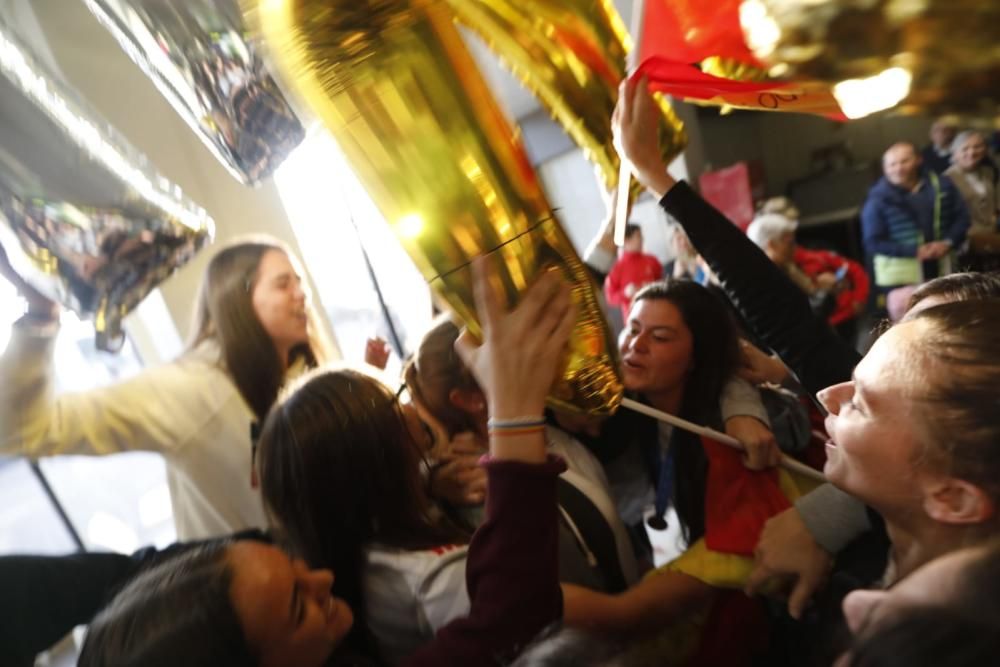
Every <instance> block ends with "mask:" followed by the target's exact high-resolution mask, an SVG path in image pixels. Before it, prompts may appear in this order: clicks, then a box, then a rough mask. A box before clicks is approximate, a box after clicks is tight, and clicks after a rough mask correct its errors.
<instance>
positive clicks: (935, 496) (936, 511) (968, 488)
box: [924, 477, 996, 524]
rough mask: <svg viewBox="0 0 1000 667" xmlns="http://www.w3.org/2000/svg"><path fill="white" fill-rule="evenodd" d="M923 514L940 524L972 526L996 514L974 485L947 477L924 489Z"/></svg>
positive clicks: (984, 496)
mask: <svg viewBox="0 0 1000 667" xmlns="http://www.w3.org/2000/svg"><path fill="white" fill-rule="evenodd" d="M924 511H925V512H926V513H927V516H929V517H930V518H932V519H934V520H935V521H939V522H941V523H947V524H972V523H983V522H985V521H987V520H989V519H990V518H991V517H992V516H993V515H994V513H995V512H996V505H995V504H994V502H993V500H991V499H990V497H989V496H988V495H987V494H986V492H985V491H983V490H982V489H981V488H979V487H978V486H976V485H975V484H972V483H971V482H966V481H965V480H962V479H956V478H954V477H946V478H944V479H939V480H935V481H934V482H931V483H929V484H927V485H926V486H925V488H924Z"/></svg>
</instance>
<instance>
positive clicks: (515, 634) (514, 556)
mask: <svg viewBox="0 0 1000 667" xmlns="http://www.w3.org/2000/svg"><path fill="white" fill-rule="evenodd" d="M485 465H486V472H487V476H488V479H489V481H488V483H489V493H488V494H487V501H486V521H485V522H483V524H482V525H481V526H480V527H479V530H477V531H476V533H475V535H473V537H472V542H471V543H470V544H469V557H468V564H467V566H466V586H467V587H468V589H469V600H470V601H471V608H470V610H469V615H468V616H467V617H466V618H461V619H457V620H454V621H452V622H451V623H449V624H448V625H446V626H445V627H443V628H441V630H440V631H438V633H437V636H435V638H434V640H433V641H431V642H430V643H428V644H426V645H425V646H423V647H421V648H420V649H418V650H417V651H416V652H415V653H413V654H412V655H410V656H408V657H407V659H406V660H404V661H403V663H402V664H404V665H406V666H407V667H416V666H417V665H428V666H430V665H434V666H435V667H436V666H438V665H468V666H470V667H475V666H476V665H496V664H503V663H506V662H508V661H509V660H510V659H511V658H513V657H514V656H516V655H517V654H518V653H519V652H520V651H521V650H523V649H524V647H525V646H527V645H528V644H529V643H530V642H531V641H532V640H533V639H535V638H536V637H537V636H538V634H539V633H540V632H541V631H542V630H543V629H545V628H546V627H547V626H549V625H551V624H552V623H554V622H556V621H558V620H559V619H560V618H561V617H562V590H561V589H560V588H559V553H558V515H557V512H558V509H557V506H556V478H557V477H558V476H559V474H560V473H561V472H563V471H564V470H565V469H566V464H565V463H564V462H563V461H562V460H561V459H559V458H557V457H550V458H549V460H548V461H547V462H546V463H543V464H530V463H519V462H515V461H488V462H487V463H486V464H485Z"/></svg>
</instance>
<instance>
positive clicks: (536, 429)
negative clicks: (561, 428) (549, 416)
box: [486, 416, 545, 437]
mask: <svg viewBox="0 0 1000 667" xmlns="http://www.w3.org/2000/svg"><path fill="white" fill-rule="evenodd" d="M486 428H487V430H488V431H489V433H490V435H491V436H494V437H513V436H519V435H530V434H532V433H541V432H542V431H544V430H545V417H542V416H538V417H511V418H509V419H493V418H490V419H489V421H487V422H486Z"/></svg>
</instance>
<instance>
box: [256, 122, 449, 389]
mask: <svg viewBox="0 0 1000 667" xmlns="http://www.w3.org/2000/svg"><path fill="white" fill-rule="evenodd" d="M274 180H275V183H276V184H277V186H278V192H279V193H280V195H281V200H282V203H283V204H284V207H285V210H286V211H287V213H288V217H289V219H290V220H291V222H292V227H293V228H294V230H295V234H296V236H297V238H298V240H299V247H300V248H302V252H303V254H304V255H305V256H304V257H303V258H302V259H303V261H304V262H305V263H306V266H308V267H309V273H310V274H311V275H312V278H313V280H314V281H315V284H316V286H317V289H318V290H319V292H320V294H319V295H318V296H319V297H320V301H322V303H323V307H324V308H325V309H326V312H327V315H328V316H329V318H330V322H331V324H332V325H333V329H334V332H335V334H336V336H337V341H338V343H339V344H340V349H341V352H342V353H343V355H344V358H345V359H347V360H348V361H361V360H363V358H364V349H365V340H366V339H367V338H368V337H370V336H373V335H378V336H381V337H382V338H383V339H385V340H387V341H389V342H390V345H391V342H392V341H391V338H390V336H389V330H388V326H387V324H386V318H385V315H384V313H383V311H382V308H381V305H380V303H379V298H378V294H377V292H376V288H375V283H374V282H373V278H372V274H374V280H377V281H378V286H379V288H380V289H381V291H382V297H383V300H384V303H385V304H386V307H387V309H388V311H389V314H390V316H391V318H392V322H393V325H394V328H395V330H396V332H397V334H398V335H399V337H400V339H401V340H400V342H401V343H402V345H403V348H404V354H406V353H410V352H412V351H413V350H414V348H415V346H416V345H417V343H418V342H419V340H420V337H421V336H422V335H423V333H424V332H425V331H426V330H427V329H428V328H430V323H431V298H430V290H429V289H428V287H427V284H426V282H425V281H424V279H423V277H422V276H421V275H420V273H419V271H417V268H416V267H415V266H414V265H413V262H412V261H410V258H409V257H408V256H407V255H406V253H405V252H404V251H403V249H402V247H401V246H400V244H399V242H398V241H397V240H396V237H395V236H394V235H393V233H392V231H391V230H390V229H389V226H388V224H386V222H385V219H384V218H383V217H382V215H381V213H379V211H378V209H377V208H376V207H375V204H374V203H373V202H372V200H371V198H369V197H368V194H367V193H366V192H365V190H364V188H363V187H362V186H361V183H360V182H359V181H358V179H357V177H356V176H355V175H354V173H353V172H352V171H351V170H350V168H349V167H348V165H347V163H346V161H345V159H344V157H343V155H342V154H341V153H340V150H339V149H338V148H337V145H336V143H335V142H334V140H333V137H331V136H330V134H329V133H327V132H325V131H319V130H317V131H314V132H311V133H310V134H309V136H308V137H307V138H306V140H305V141H304V142H303V143H302V145H301V146H299V147H298V148H297V149H296V150H295V152H293V153H292V155H291V156H289V158H288V159H287V160H286V161H285V162H284V164H282V165H281V167H279V168H278V170H277V172H275V175H274ZM366 252H367V255H368V258H369V260H370V262H371V270H369V267H368V265H367V264H366V261H365V253H366ZM389 363H390V366H389V367H388V368H387V371H389V372H390V373H395V374H398V372H399V369H400V359H399V358H398V357H397V356H396V355H395V354H393V355H392V359H390V362H389Z"/></svg>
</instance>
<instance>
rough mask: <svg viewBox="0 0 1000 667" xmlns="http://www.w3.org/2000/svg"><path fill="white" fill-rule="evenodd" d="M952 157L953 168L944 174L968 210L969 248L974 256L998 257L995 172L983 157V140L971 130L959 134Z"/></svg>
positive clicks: (999, 192)
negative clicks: (951, 182)
mask: <svg viewBox="0 0 1000 667" xmlns="http://www.w3.org/2000/svg"><path fill="white" fill-rule="evenodd" d="M951 154H952V165H951V167H949V169H948V170H947V171H946V172H944V173H945V176H947V177H948V178H950V179H951V180H952V181H954V183H955V187H957V188H958V191H959V192H960V193H962V198H963V199H964V200H965V204H966V205H967V206H968V207H969V215H970V217H971V221H972V226H971V227H970V228H969V248H970V250H971V251H972V252H973V253H974V254H990V255H1000V232H998V229H997V222H998V220H1000V188H998V187H997V180H998V174H997V168H996V167H995V166H994V165H993V164H991V163H990V161H989V160H988V159H987V157H986V138H985V137H984V136H983V135H982V134H981V133H979V132H975V131H972V130H967V131H965V132H962V133H960V134H959V135H958V136H957V137H955V142H954V143H953V144H952V150H951Z"/></svg>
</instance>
